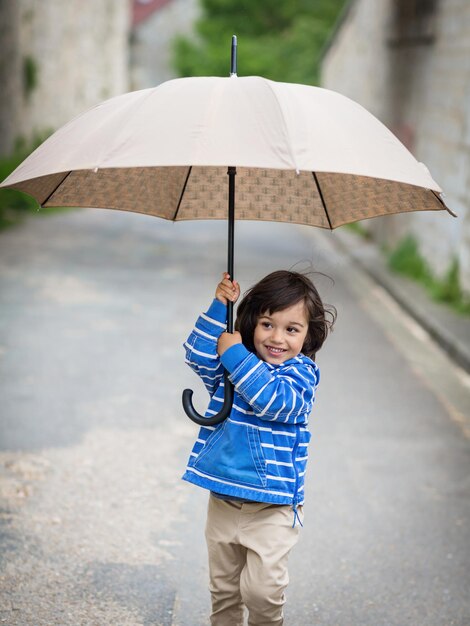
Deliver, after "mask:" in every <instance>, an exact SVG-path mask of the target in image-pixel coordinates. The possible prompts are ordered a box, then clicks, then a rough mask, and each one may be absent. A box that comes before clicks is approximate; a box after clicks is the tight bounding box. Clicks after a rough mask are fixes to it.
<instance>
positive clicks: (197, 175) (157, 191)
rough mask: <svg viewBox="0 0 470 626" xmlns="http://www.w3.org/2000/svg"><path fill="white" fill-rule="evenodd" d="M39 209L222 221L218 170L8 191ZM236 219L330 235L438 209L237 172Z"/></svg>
mask: <svg viewBox="0 0 470 626" xmlns="http://www.w3.org/2000/svg"><path fill="white" fill-rule="evenodd" d="M15 188H16V189H19V190H21V191H24V192H26V193H28V194H30V195H32V196H34V197H35V198H36V199H37V200H38V202H39V203H40V204H41V206H45V207H52V206H82V207H97V208H108V209H119V210H124V211H134V212H139V213H144V214H147V215H155V216H157V217H162V218H164V219H169V220H193V219H226V218H227V200H228V188H227V168H226V167H197V166H194V167H156V168H146V167H143V168H141V167H136V168H120V169H113V168H111V169H105V170H97V171H93V170H79V171H76V172H74V171H72V172H66V173H60V174H55V175H52V176H43V177H39V178H35V179H32V180H28V181H24V182H22V183H19V184H16V185H15ZM236 193H237V198H236V219H242V220H266V221H276V222H293V223H296V224H309V225H312V226H319V227H321V228H336V227H338V226H341V225H343V224H346V223H348V222H353V221H355V220H361V219H367V218H370V217H375V216H377V215H390V214H393V213H402V212H406V211H417V210H439V209H443V208H444V205H443V203H442V201H441V200H440V198H439V197H438V195H437V194H436V193H435V192H433V191H431V190H429V189H424V188H422V187H417V186H414V185H407V184H404V183H398V182H396V181H389V180H379V179H375V178H370V177H366V176H354V175H350V174H349V175H348V174H335V173H329V172H319V173H317V174H315V175H313V173H312V172H299V173H298V174H297V173H296V172H295V171H292V170H272V169H261V168H243V167H239V168H237V192H236Z"/></svg>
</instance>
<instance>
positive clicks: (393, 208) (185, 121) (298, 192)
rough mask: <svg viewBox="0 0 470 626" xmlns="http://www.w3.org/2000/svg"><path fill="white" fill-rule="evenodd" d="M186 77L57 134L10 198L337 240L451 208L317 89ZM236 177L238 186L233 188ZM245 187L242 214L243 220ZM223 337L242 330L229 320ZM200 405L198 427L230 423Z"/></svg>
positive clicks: (349, 104)
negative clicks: (294, 230)
mask: <svg viewBox="0 0 470 626" xmlns="http://www.w3.org/2000/svg"><path fill="white" fill-rule="evenodd" d="M235 46H236V40H232V71H231V75H230V77H227V78H220V77H195V78H180V79H175V80H170V81H167V82H165V83H162V84H161V85H159V86H158V87H155V88H151V89H144V90H141V91H136V92H130V93H126V94H124V95H121V96H117V97H114V98H111V99H110V100H107V101H105V102H103V103H101V104H98V105H97V106H95V107H94V108H92V109H90V110H89V111H87V112H85V113H83V114H82V115H79V116H78V117H76V118H75V119H73V120H72V121H70V122H69V123H67V124H66V125H65V126H63V127H62V128H60V129H59V130H58V131H57V132H55V133H54V134H53V135H52V136H51V137H49V139H47V140H46V141H45V142H44V143H43V144H42V145H41V146H39V147H38V148H37V149H36V150H35V151H34V152H33V153H32V154H31V155H30V156H29V157H28V158H27V159H26V160H25V161H24V162H23V163H21V164H20V165H19V167H18V168H17V169H16V170H15V171H14V172H13V173H12V174H11V175H10V176H9V177H8V178H6V179H5V180H4V181H3V183H2V184H1V185H0V187H3V188H10V189H17V190H19V191H23V192H25V193H27V194H30V195H31V196H33V197H34V198H35V199H36V200H37V201H38V202H39V204H40V205H41V206H43V207H52V206H81V207H100V208H110V209H120V210H125V211H133V212H140V213H145V214H149V215H155V216H158V217H162V218H165V219H169V220H188V219H227V206H228V218H229V219H228V224H229V226H228V229H229V232H228V273H229V274H230V276H231V277H232V279H233V276H234V272H233V238H234V219H235V217H236V218H237V219H249V220H270V221H281V222H294V223H299V224H310V225H312V226H319V227H321V228H328V229H333V228H336V227H338V226H341V225H343V224H346V223H348V222H354V221H357V220H362V219H366V218H370V217H374V216H378V215H389V214H392V213H400V212H406V211H417V210H441V209H447V210H448V211H449V212H450V213H451V211H450V210H449V209H448V208H447V207H446V205H445V203H444V201H443V199H442V196H441V189H440V187H439V186H438V185H437V183H436V182H435V181H434V180H433V178H432V177H431V174H430V173H429V171H428V170H427V168H426V167H425V166H424V165H423V164H422V163H419V162H418V161H417V160H416V159H415V158H414V157H413V156H412V155H411V153H410V152H409V151H408V150H407V149H406V148H405V147H404V146H403V145H402V144H401V143H400V141H399V140H398V139H397V138H396V137H395V136H394V135H393V134H392V133H391V132H390V131H389V130H388V129H387V128H386V127H385V126H384V125H383V124H382V123H381V122H379V121H378V120H377V119H376V118H375V117H374V116H373V115H371V114H370V113H369V112H368V111H367V110H366V109H364V108H363V107H361V106H360V105H359V104H357V103H355V102H354V101H352V100H350V99H349V98H347V97H345V96H343V95H341V94H339V93H336V92H333V91H330V90H327V89H322V88H319V87H311V86H307V85H298V84H291V83H280V82H274V81H271V80H267V79H265V78H262V77H259V76H247V77H238V76H237V75H236V47H235ZM227 174H228V185H227ZM235 179H236V190H237V197H236V215H235ZM227 329H228V331H229V332H232V331H233V307H232V306H229V308H228V319H227ZM226 383H227V384H226V397H225V402H224V405H223V408H222V410H221V412H220V413H219V414H218V415H216V416H214V417H211V418H205V417H204V416H202V415H199V414H198V413H197V411H195V409H194V407H193V406H192V402H191V396H192V391H191V390H189V389H186V390H185V391H184V392H183V406H184V408H185V411H186V413H187V415H188V416H189V417H190V419H192V420H193V421H195V422H197V423H198V424H206V425H207V424H216V423H218V422H220V421H222V420H223V419H225V417H226V416H227V415H228V413H229V412H230V408H231V403H232V395H231V394H232V393H233V389H232V387H231V384H229V381H228V378H227V376H226Z"/></svg>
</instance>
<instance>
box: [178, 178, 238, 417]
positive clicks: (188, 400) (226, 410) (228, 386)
mask: <svg viewBox="0 0 470 626" xmlns="http://www.w3.org/2000/svg"><path fill="white" fill-rule="evenodd" d="M236 173H237V170H236V168H235V167H229V168H228V172H227V174H228V177H229V183H228V257H227V271H228V273H229V275H230V279H231V280H233V264H234V263H233V257H234V254H233V248H234V231H235V175H236ZM227 331H228V332H229V333H233V302H228V304H227ZM192 396H193V392H192V389H185V390H184V391H183V409H184V412H185V413H186V415H187V416H188V417H189V419H190V420H192V421H193V422H196V424H199V425H200V426H214V425H215V424H219V423H220V422H223V421H224V419H225V418H227V417H228V416H229V414H230V411H231V409H232V403H233V385H232V383H231V382H230V380H229V378H228V373H227V372H225V374H224V403H223V405H222V409H221V410H220V411H219V413H217V414H216V415H213V416H212V417H204V415H200V414H199V413H198V412H197V411H196V409H195V408H194V406H193V402H192Z"/></svg>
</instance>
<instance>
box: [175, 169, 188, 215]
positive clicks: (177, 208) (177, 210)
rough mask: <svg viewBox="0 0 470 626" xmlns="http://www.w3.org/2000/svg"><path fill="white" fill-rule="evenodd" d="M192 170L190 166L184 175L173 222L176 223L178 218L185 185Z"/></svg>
mask: <svg viewBox="0 0 470 626" xmlns="http://www.w3.org/2000/svg"><path fill="white" fill-rule="evenodd" d="M192 169H193V166H192V165H190V166H189V170H188V173H187V174H186V180H185V181H184V185H183V189H182V190H181V194H180V198H179V200H178V206H177V207H176V211H175V214H174V215H173V221H176V218H177V217H178V212H179V210H180V206H181V203H182V202H183V196H184V192H185V191H186V185H187V184H188V180H189V177H190V176H191V170H192Z"/></svg>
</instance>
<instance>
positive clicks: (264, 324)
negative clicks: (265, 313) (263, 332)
mask: <svg viewBox="0 0 470 626" xmlns="http://www.w3.org/2000/svg"><path fill="white" fill-rule="evenodd" d="M261 326H262V327H263V328H271V324H270V323H269V322H261Z"/></svg>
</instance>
